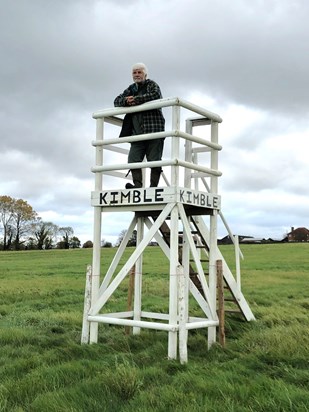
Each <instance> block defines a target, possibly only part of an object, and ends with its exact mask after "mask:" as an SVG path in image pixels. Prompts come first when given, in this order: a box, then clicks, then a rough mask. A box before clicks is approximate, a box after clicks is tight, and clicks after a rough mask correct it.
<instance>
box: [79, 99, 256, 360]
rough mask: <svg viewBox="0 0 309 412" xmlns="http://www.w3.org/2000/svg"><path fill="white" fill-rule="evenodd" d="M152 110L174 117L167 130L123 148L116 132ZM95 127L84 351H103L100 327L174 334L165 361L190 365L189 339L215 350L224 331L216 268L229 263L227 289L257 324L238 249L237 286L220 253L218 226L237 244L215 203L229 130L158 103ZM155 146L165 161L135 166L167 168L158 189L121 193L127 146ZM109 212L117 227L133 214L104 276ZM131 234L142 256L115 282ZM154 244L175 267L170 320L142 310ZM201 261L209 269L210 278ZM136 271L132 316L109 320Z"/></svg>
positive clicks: (107, 117)
mask: <svg viewBox="0 0 309 412" xmlns="http://www.w3.org/2000/svg"><path fill="white" fill-rule="evenodd" d="M155 108H165V110H170V111H171V116H170V117H171V127H170V130H166V131H165V132H160V133H153V134H145V135H139V136H134V137H125V138H121V139H119V138H118V135H119V130H120V129H119V127H117V128H115V126H121V124H122V117H121V115H123V114H126V113H134V112H137V111H143V110H150V109H155ZM182 112H185V115H186V118H185V120H182V119H181V115H182V114H183V113H182ZM188 115H189V117H187V116H188ZM93 117H94V119H96V122H97V127H96V140H95V141H94V142H93V145H94V146H95V150H96V165H95V166H94V167H93V168H92V171H93V172H94V174H95V190H94V191H93V192H92V206H93V207H94V238H93V261H92V266H89V267H88V271H87V281H86V291H85V307H84V317H83V330H82V339H81V341H82V343H96V342H97V341H98V325H99V324H101V323H102V324H112V325H124V326H130V327H133V333H134V334H138V333H140V330H141V328H148V329H157V330H164V331H167V332H168V358H170V359H176V358H177V356H178V355H179V358H180V361H181V362H182V363H184V362H187V359H188V354H187V339H188V332H189V331H190V330H192V329H199V328H208V346H209V347H210V346H211V345H212V344H213V343H214V342H215V341H216V329H217V327H218V326H219V320H218V315H217V262H218V260H220V261H221V262H222V271H223V278H224V282H225V285H226V287H227V288H228V290H229V292H230V294H231V296H232V297H233V299H234V300H235V302H236V303H237V306H238V308H239V310H240V311H241V313H242V314H243V316H244V317H245V319H246V320H247V321H250V320H254V315H253V313H252V312H251V310H250V307H249V305H248V303H247V302H246V300H245V298H244V296H243V294H242V292H241V287H240V269H239V256H240V255H241V252H240V250H239V248H238V242H237V241H235V248H236V249H235V250H236V254H235V256H236V275H235V276H234V275H233V274H232V272H231V271H230V269H229V267H228V266H227V264H226V262H225V260H224V258H223V256H222V254H221V253H220V250H219V248H218V246H217V224H218V218H221V219H222V221H223V223H224V224H225V226H226V228H227V231H228V233H229V234H230V236H231V238H232V239H235V238H234V237H233V236H232V234H231V231H230V229H229V227H228V225H227V223H226V221H225V219H224V217H223V215H222V212H221V198H220V196H219V194H218V178H219V176H220V175H221V172H220V171H219V169H218V153H219V151H220V150H221V149H222V147H221V146H220V145H219V143H218V125H219V123H221V121H222V120H221V118H220V117H219V116H218V115H217V114H215V113H212V112H209V111H208V110H205V109H203V108H201V107H198V106H196V105H193V104H191V103H189V102H187V101H185V100H182V99H180V98H167V99H161V100H156V101H152V102H149V103H146V104H143V105H140V106H137V107H130V108H112V109H107V110H102V111H99V112H96V113H94V114H93ZM111 125H112V126H111ZM197 126H202V127H203V128H205V135H206V137H198V136H197V135H194V130H195V129H194V128H195V127H197ZM108 128H109V130H108ZM182 129H184V130H182ZM111 130H114V132H112V133H114V134H113V135H112V137H111V138H106V137H105V134H107V133H106V131H107V132H110V131H111ZM156 138H166V139H165V149H164V160H162V161H158V162H143V163H131V164H130V168H131V169H137V168H142V169H143V170H146V168H150V167H162V168H163V171H164V173H163V175H162V177H161V181H160V183H159V186H158V187H151V188H150V187H146V186H147V185H145V183H144V187H143V188H141V189H129V190H127V189H122V188H121V187H124V180H123V179H124V178H125V176H126V172H127V170H128V164H127V162H126V155H127V153H128V149H127V148H124V146H126V147H127V146H128V145H127V143H129V142H132V141H137V140H145V139H156ZM107 151H108V152H107ZM106 152H107V153H108V154H110V153H111V152H114V153H115V152H116V153H117V154H118V156H120V157H121V156H123V159H124V161H123V163H120V164H114V163H113V162H109V161H108V159H109V157H110V156H108V155H105V153H106ZM199 156H201V157H202V156H204V158H203V164H200V163H199ZM205 156H206V161H205ZM206 162H208V163H206ZM103 175H110V176H113V178H112V179H113V189H112V190H104V184H103ZM110 179H111V178H110ZM163 180H164V184H163ZM106 212H108V213H115V217H116V216H117V215H116V214H117V213H119V212H120V213H123V212H130V213H131V215H132V221H131V223H130V225H129V227H128V229H127V232H126V235H125V236H124V238H123V240H122V242H121V244H120V246H119V247H118V249H117V251H116V252H115V255H114V258H113V261H112V262H111V264H110V266H109V268H108V270H107V271H106V273H101V267H102V265H101V239H102V238H103V237H104V230H103V231H102V214H103V213H106ZM206 221H207V222H206ZM134 230H136V231H137V245H136V248H135V249H134V251H133V253H132V254H131V256H130V257H129V258H128V259H127V260H126V262H125V263H124V264H123V265H122V267H121V269H120V270H119V269H118V272H117V271H116V269H117V266H118V267H119V262H120V259H121V258H123V254H124V252H125V250H126V246H127V243H128V241H129V239H130V238H131V237H132V233H133V231H134ZM152 239H155V240H156V242H157V243H158V245H159V246H160V247H161V249H162V251H163V252H164V254H165V255H166V257H167V258H168V259H169V262H170V263H169V276H168V279H169V310H168V313H161V312H160V313H153V312H149V311H147V308H144V307H143V299H142V297H143V290H142V284H143V272H144V265H143V252H144V251H145V248H146V247H147V246H148V245H149V243H150V242H151V241H152ZM236 240H237V238H236ZM180 243H181V245H180ZM180 246H181V247H180ZM204 261H207V269H206V270H205V264H204V263H203V262H204ZM132 267H135V277H134V294H133V307H132V310H129V311H124V312H116V313H107V311H106V310H105V305H106V304H107V302H108V301H109V299H110V298H111V297H112V296H113V293H114V292H115V291H116V290H117V288H118V286H119V285H120V284H121V282H122V281H123V280H124V279H125V278H126V277H127V276H128V274H129V273H130V271H131V269H132ZM206 271H207V275H206V274H205V272H206ZM189 295H192V297H193V299H194V300H195V302H197V304H198V305H199V307H200V309H201V313H202V314H203V315H202V316H201V317H194V316H191V315H190V307H189V301H190V300H189Z"/></svg>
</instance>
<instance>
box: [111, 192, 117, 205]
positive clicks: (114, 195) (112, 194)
mask: <svg viewBox="0 0 309 412" xmlns="http://www.w3.org/2000/svg"><path fill="white" fill-rule="evenodd" d="M118 193H119V192H111V197H112V200H111V201H110V204H111V205H114V204H115V203H118V200H116V199H115V198H116V196H117V195H118Z"/></svg>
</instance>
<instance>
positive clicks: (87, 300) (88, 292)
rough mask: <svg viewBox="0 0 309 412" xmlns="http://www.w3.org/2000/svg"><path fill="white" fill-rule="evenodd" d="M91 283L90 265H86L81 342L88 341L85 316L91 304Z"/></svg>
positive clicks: (87, 324)
mask: <svg viewBox="0 0 309 412" xmlns="http://www.w3.org/2000/svg"><path fill="white" fill-rule="evenodd" d="M91 283H92V267H91V265H87V272H86V285H85V297H84V315H83V326H82V337H81V343H89V332H90V323H89V322H88V319H87V317H88V312H89V309H90V305H91V287H92V286H91Z"/></svg>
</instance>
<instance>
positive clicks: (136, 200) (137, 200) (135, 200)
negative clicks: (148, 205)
mask: <svg viewBox="0 0 309 412" xmlns="http://www.w3.org/2000/svg"><path fill="white" fill-rule="evenodd" d="M132 201H133V203H140V201H141V194H140V192H139V191H138V190H133V199H132Z"/></svg>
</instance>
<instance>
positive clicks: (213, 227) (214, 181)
mask: <svg viewBox="0 0 309 412" xmlns="http://www.w3.org/2000/svg"><path fill="white" fill-rule="evenodd" d="M211 141H212V143H218V123H217V122H215V121H212V122H211ZM210 163H211V168H212V169H214V170H218V151H217V150H215V149H211V158H210ZM210 191H211V193H212V194H217V193H218V178H217V176H211V177H210ZM209 226H210V233H209V237H210V238H209V291H210V296H211V302H210V304H211V305H212V311H213V313H216V309H217V298H216V297H217V273H216V254H217V247H218V245H217V211H216V210H213V214H212V215H211V216H210V224H209ZM215 341H216V327H215V326H211V327H209V328H208V347H210V346H211V345H212V344H213V343H214V342H215Z"/></svg>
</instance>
